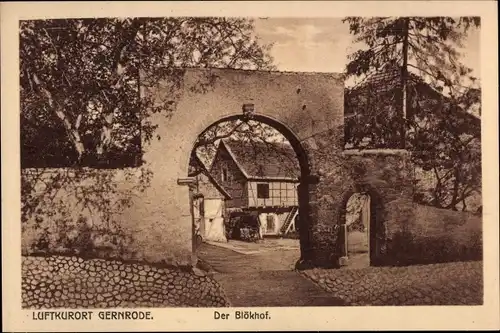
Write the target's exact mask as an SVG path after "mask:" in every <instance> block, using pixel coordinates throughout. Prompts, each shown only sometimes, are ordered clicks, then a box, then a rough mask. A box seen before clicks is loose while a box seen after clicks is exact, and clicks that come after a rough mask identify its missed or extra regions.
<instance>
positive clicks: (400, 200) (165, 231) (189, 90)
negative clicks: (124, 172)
mask: <svg viewBox="0 0 500 333" xmlns="http://www.w3.org/2000/svg"><path fill="white" fill-rule="evenodd" d="M207 78H209V82H210V83H209V84H207V85H205V86H206V88H205V89H204V91H202V92H200V91H199V89H196V87H199V86H200V82H207ZM167 86H168V84H166V83H160V84H159V85H158V86H157V87H156V88H155V89H148V90H146V89H142V93H143V94H153V95H154V96H157V98H158V100H161V99H162V98H165V96H167V95H168V94H170V93H171V91H170V90H169V89H168V88H167ZM238 117H252V119H255V120H258V121H262V122H265V123H266V124H268V125H271V126H273V127H275V128H276V129H278V130H279V131H281V132H282V133H283V134H284V135H285V136H286V138H287V139H288V140H289V141H290V143H291V144H292V146H293V148H294V150H295V152H296V155H297V158H298V160H299V164H300V184H299V194H298V196H299V212H300V216H299V221H300V223H301V225H300V246H301V258H300V264H301V266H305V267H311V266H313V267H334V266H336V265H338V263H339V259H340V258H341V257H343V256H344V255H345V254H344V253H343V252H345V251H344V250H345V249H343V246H342V244H343V237H344V236H343V234H342V230H343V228H340V227H339V223H343V222H340V221H341V220H342V219H341V217H342V216H343V214H345V204H346V200H347V199H348V198H349V197H350V195H351V194H352V193H353V192H367V193H369V194H370V197H371V198H372V200H373V202H374V209H373V210H372V217H373V218H372V221H371V223H372V226H371V228H370V230H371V233H372V235H371V236H370V238H372V239H371V241H370V247H371V251H370V252H371V253H370V257H371V258H372V261H373V262H374V263H375V262H384V261H385V260H384V258H386V257H388V256H389V257H390V255H391V253H390V250H391V249H390V247H389V246H388V243H389V240H390V239H391V236H392V235H393V234H395V233H397V232H401V231H402V230H411V227H412V223H413V220H414V219H413V208H412V192H413V191H412V175H413V171H412V166H411V163H410V162H409V154H408V153H407V152H406V151H402V150H384V151H361V152H360V151H345V150H344V148H343V147H344V140H343V134H344V130H343V124H344V81H343V77H342V76H341V75H340V74H332V73H289V72H260V71H244V70H223V69H206V70H201V69H188V70H186V71H185V72H184V74H183V78H182V82H181V84H180V87H179V88H178V90H177V93H176V94H175V111H174V112H173V113H172V114H171V116H169V117H165V115H163V114H153V115H152V117H151V118H150V119H148V121H151V122H152V123H153V124H155V125H157V126H158V127H157V130H156V132H155V134H157V135H158V138H161V139H157V140H156V139H153V140H151V141H147V142H146V141H145V140H144V142H143V161H144V165H143V166H145V167H147V168H148V169H149V170H150V171H151V172H152V175H153V179H152V182H151V186H150V187H149V188H147V190H146V191H145V192H144V193H141V195H140V196H138V197H136V198H134V202H133V205H132V206H131V207H130V209H129V210H127V211H124V212H123V213H122V214H123V215H122V217H121V218H120V220H121V221H122V223H123V224H124V226H126V228H128V230H130V231H131V233H132V234H133V235H134V238H135V242H136V244H137V245H138V248H139V249H140V252H142V257H144V258H145V259H146V260H148V261H152V262H159V261H166V262H168V263H174V264H178V265H192V264H194V263H195V262H196V244H195V242H193V214H192V207H191V200H190V190H189V185H190V184H191V183H192V182H193V179H192V178H190V177H188V165H189V158H190V154H191V150H192V149H193V145H194V143H195V141H196V140H197V138H198V136H199V135H200V134H201V133H202V132H203V131H204V130H205V129H206V128H208V127H209V126H211V125H213V124H216V123H218V122H221V121H226V120H229V119H236V118H238ZM389 207H391V208H390V209H389ZM297 259H299V258H297Z"/></svg>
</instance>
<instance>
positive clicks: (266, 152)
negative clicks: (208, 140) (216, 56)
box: [219, 139, 300, 180]
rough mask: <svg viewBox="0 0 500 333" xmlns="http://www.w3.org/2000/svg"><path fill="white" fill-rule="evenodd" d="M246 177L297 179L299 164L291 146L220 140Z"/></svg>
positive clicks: (275, 143)
mask: <svg viewBox="0 0 500 333" xmlns="http://www.w3.org/2000/svg"><path fill="white" fill-rule="evenodd" d="M222 147H224V148H226V150H227V151H228V153H229V155H231V157H232V159H233V160H234V162H235V163H236V164H237V165H238V167H239V169H240V171H241V172H242V173H243V175H244V176H245V177H246V178H247V179H255V180H271V179H276V180H298V178H299V176H300V166H299V162H298V159H297V155H296V154H295V151H294V150H293V148H292V146H291V145H290V144H287V143H278V142H272V143H271V142H270V143H268V142H255V141H240V140H228V139H225V140H221V142H220V144H219V149H221V148H222Z"/></svg>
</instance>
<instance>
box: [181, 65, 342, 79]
mask: <svg viewBox="0 0 500 333" xmlns="http://www.w3.org/2000/svg"><path fill="white" fill-rule="evenodd" d="M183 70H185V71H186V72H240V73H248V74H251V73H261V74H270V75H301V76H329V77H333V78H336V79H341V80H345V74H342V73H340V72H299V71H276V70H257V69H236V68H217V67H205V68H197V67H184V68H183Z"/></svg>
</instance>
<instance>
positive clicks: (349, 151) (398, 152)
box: [342, 149, 410, 155]
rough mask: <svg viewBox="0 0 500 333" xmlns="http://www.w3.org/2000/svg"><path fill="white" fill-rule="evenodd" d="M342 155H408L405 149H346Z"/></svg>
mask: <svg viewBox="0 0 500 333" xmlns="http://www.w3.org/2000/svg"><path fill="white" fill-rule="evenodd" d="M342 154H344V155H410V152H409V151H408V150H406V149H346V150H343V151H342Z"/></svg>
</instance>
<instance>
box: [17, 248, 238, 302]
mask: <svg viewBox="0 0 500 333" xmlns="http://www.w3.org/2000/svg"><path fill="white" fill-rule="evenodd" d="M229 305H230V304H229V302H228V300H227V299H226V296H225V294H224V292H223V290H222V289H221V287H220V286H219V285H218V283H217V282H216V281H215V280H213V279H212V278H211V277H209V276H198V275H195V274H193V273H192V272H187V271H181V270H179V269H173V268H158V267H154V266H148V265H140V264H127V263H123V262H120V261H106V260H101V259H88V260H84V259H82V258H77V257H63V256H49V257H30V256H24V257H23V258H22V307H23V308H29V309H47V308H70V309H75V308H79V309H81V308H137V307H142V308H148V307H224V306H229Z"/></svg>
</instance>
